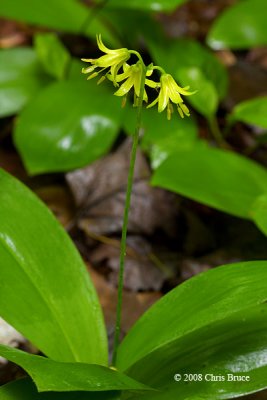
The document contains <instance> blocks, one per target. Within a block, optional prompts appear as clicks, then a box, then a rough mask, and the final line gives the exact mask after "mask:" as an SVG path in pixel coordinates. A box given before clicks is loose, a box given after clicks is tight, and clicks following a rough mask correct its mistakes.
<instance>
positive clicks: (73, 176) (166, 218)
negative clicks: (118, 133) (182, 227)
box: [66, 140, 177, 236]
mask: <svg viewBox="0 0 267 400" xmlns="http://www.w3.org/2000/svg"><path fill="white" fill-rule="evenodd" d="M130 147H131V142H130V140H127V141H126V142H125V143H124V144H123V145H122V146H121V147H120V148H119V149H118V151H116V152H115V153H113V154H110V155H108V156H107V157H104V158H103V159H101V160H98V161H96V162H95V163H93V164H92V165H90V166H88V167H86V168H83V169H80V170H77V171H74V172H71V173H68V174H67V176H66V179H67V182H68V184H69V186H70V189H71V191H72V193H73V196H74V199H75V202H76V205H77V207H78V210H79V211H78V214H77V225H78V227H79V228H80V229H81V230H83V231H84V232H85V233H87V234H89V236H90V232H92V233H95V234H98V235H109V234H114V233H120V232H121V228H122V219H123V212H124V202H125V189H126V184H127V175H128V167H129V154H130ZM149 177H150V170H149V167H148V163H147V161H146V159H145V157H144V156H143V154H142V153H141V152H140V151H138V153H137V160H136V168H135V181H134V185H133V193H132V202H131V211H130V216H129V225H128V231H129V233H139V234H140V233H141V234H142V233H143V234H145V235H150V234H152V233H153V232H154V231H155V230H156V229H157V228H160V229H163V230H164V229H165V230H166V231H168V232H171V231H172V230H173V229H174V228H173V226H174V225H175V215H176V213H177V205H176V200H175V196H173V195H172V194H170V193H168V192H166V191H164V190H161V189H158V188H153V187H151V186H150V185H149V183H148V179H149Z"/></svg>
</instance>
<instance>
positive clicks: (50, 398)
mask: <svg viewBox="0 0 267 400" xmlns="http://www.w3.org/2000/svg"><path fill="white" fill-rule="evenodd" d="M116 393H117V392H111V391H110V392H98V393H94V394H93V397H92V392H91V393H90V394H88V392H69V393H66V392H63V393H60V392H48V393H38V391H37V389H36V386H35V385H34V383H33V382H32V381H31V380H30V379H19V380H17V381H13V382H11V383H8V384H7V385H4V386H1V387H0V397H1V400H89V397H88V396H90V399H91V400H119V395H118V394H116Z"/></svg>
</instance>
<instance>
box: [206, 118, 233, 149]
mask: <svg viewBox="0 0 267 400" xmlns="http://www.w3.org/2000/svg"><path fill="white" fill-rule="evenodd" d="M208 122H209V127H210V131H211V133H212V135H213V137H214V139H215V140H216V142H217V143H218V145H219V146H220V147H223V148H227V149H229V148H230V145H229V144H228V143H227V142H226V141H225V140H224V137H223V135H222V133H221V131H220V128H219V125H218V121H217V118H216V117H211V118H209V120H208Z"/></svg>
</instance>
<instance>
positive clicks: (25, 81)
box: [0, 47, 51, 117]
mask: <svg viewBox="0 0 267 400" xmlns="http://www.w3.org/2000/svg"><path fill="white" fill-rule="evenodd" d="M50 82H51V79H50V78H49V76H48V75H46V74H45V73H44V71H43V69H42V68H41V65H40V63H39V62H38V60H37V57H36V54H35V52H34V51H33V50H32V49H30V48H28V47H20V48H15V49H6V50H0V117H6V116H9V115H13V114H15V113H16V112H18V111H20V110H21V109H22V108H23V107H24V106H25V104H27V103H28V101H29V100H30V99H32V98H33V97H34V96H35V95H36V94H37V93H38V92H39V91H40V90H41V89H42V88H44V87H45V86H46V85H48V84H49V83H50Z"/></svg>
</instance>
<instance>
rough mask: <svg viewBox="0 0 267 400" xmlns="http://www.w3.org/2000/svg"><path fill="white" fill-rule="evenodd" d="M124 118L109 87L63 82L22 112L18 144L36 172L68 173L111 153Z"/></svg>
mask: <svg viewBox="0 0 267 400" xmlns="http://www.w3.org/2000/svg"><path fill="white" fill-rule="evenodd" d="M90 83H91V82H90ZM120 119H121V108H120V104H119V102H118V100H117V99H116V98H115V97H114V96H112V95H111V94H110V92H109V91H108V89H107V88H106V87H105V86H102V87H97V86H96V85H95V83H91V84H89V83H88V84H86V83H84V82H75V81H67V82H57V83H54V84H53V85H51V86H50V87H48V88H47V89H46V90H44V91H42V93H40V95H39V96H38V97H37V98H36V99H35V100H34V101H33V102H32V103H30V104H29V105H28V107H27V108H26V109H25V110H24V111H23V112H22V114H21V115H20V118H19V121H18V123H17V125H16V129H15V144H16V146H17V148H18V149H19V152H20V154H21V156H22V159H23V161H24V163H25V165H26V167H27V170H28V171H29V172H30V173H31V174H36V173H43V172H54V171H68V170H70V169H74V168H78V167H82V166H84V165H86V164H88V163H90V162H92V161H94V160H95V159H97V158H98V157H99V156H101V155H102V154H104V153H105V152H106V151H108V150H109V149H110V146H111V145H112V143H113V141H114V140H115V138H116V136H117V134H118V130H119V126H120ZM29 138H30V140H29Z"/></svg>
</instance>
